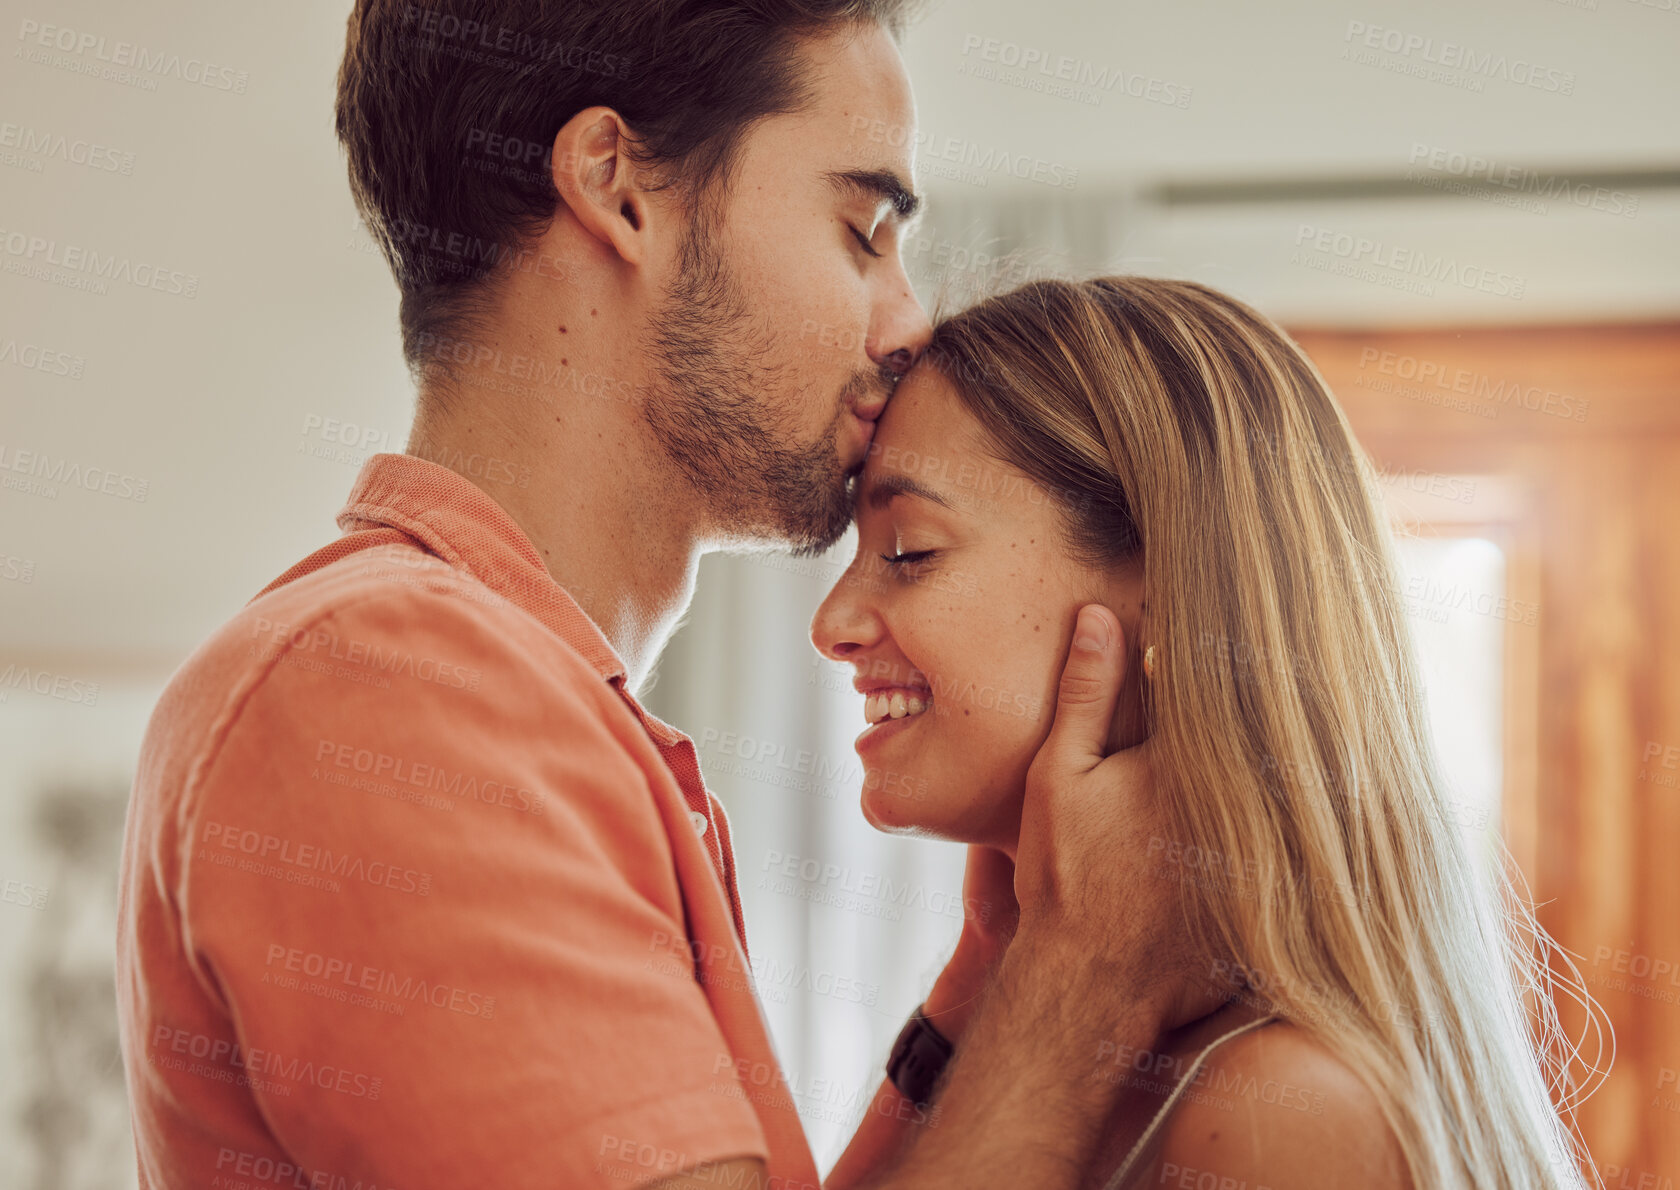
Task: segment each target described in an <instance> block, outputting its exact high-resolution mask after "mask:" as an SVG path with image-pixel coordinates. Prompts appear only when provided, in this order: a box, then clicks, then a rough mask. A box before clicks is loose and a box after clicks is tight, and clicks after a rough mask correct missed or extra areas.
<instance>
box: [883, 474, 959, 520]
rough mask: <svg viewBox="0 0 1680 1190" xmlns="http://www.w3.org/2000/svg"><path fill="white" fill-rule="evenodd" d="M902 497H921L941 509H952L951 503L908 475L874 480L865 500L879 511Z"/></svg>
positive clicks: (886, 476)
mask: <svg viewBox="0 0 1680 1190" xmlns="http://www.w3.org/2000/svg"><path fill="white" fill-rule="evenodd" d="M900 496H919V497H920V498H921V499H923V500H931V501H932V502H933V503H935V504H937V505H939V506H940V507H941V508H950V507H951V502H950V501H949V500H947V499H945V497H944V496H941V495H940V494H939V493H938V492H936V491H934V490H933V489H932V488H930V487H928V486H927V485H926V484H925V483H922V482H921V481H920V480H916V479H911V478H910V477H909V476H908V475H883V476H881V477H880V478H879V479H876V480H873V481H872V482H871V483H870V485H869V490H868V492H867V493H866V494H865V495H864V498H863V499H864V503H865V504H867V505H868V506H869V507H870V508H871V509H874V510H877V511H879V510H880V509H883V508H885V507H886V506H887V505H889V504H891V503H892V502H893V501H894V500H896V499H897V498H898V497H900Z"/></svg>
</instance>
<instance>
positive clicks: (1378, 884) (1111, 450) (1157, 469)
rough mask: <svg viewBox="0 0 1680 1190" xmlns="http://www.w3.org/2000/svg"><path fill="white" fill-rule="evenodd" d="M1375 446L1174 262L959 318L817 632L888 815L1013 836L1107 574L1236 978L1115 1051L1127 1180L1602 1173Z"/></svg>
mask: <svg viewBox="0 0 1680 1190" xmlns="http://www.w3.org/2000/svg"><path fill="white" fill-rule="evenodd" d="M1371 475H1372V471H1371V469H1370V467H1369V465H1368V463H1367V462H1366V460H1365V458H1364V456H1363V455H1362V454H1361V452H1360V451H1359V448H1358V447H1357V446H1356V444H1355V443H1354V440H1353V437H1352V435H1351V433H1350V431H1349V429H1348V426H1347V423H1346V422H1345V420H1344V419H1343V417H1342V414H1341V412H1340V410H1339V409H1338V407H1337V406H1336V403H1335V401H1334V400H1333V399H1332V397H1331V396H1330V394H1329V392H1328V390H1327V389H1326V387H1325V384H1324V382H1323V380H1322V379H1321V378H1320V377H1319V376H1318V374H1317V373H1316V371H1315V370H1314V369H1313V367H1312V365H1311V364H1310V363H1309V362H1308V361H1307V359H1306V358H1305V356H1304V355H1303V354H1302V353H1301V352H1300V350H1299V349H1298V348H1296V347H1295V346H1294V345H1293V344H1292V343H1291V342H1290V341H1289V340H1288V339H1287V337H1286V336H1284V334H1283V333H1282V332H1281V331H1280V330H1279V329H1278V328H1277V327H1276V326H1274V325H1273V324H1272V323H1270V322H1269V321H1267V320H1265V319H1264V318H1262V317H1260V316H1259V315H1258V314H1256V313H1255V312H1254V311H1252V310H1250V309H1248V308H1247V307H1246V306H1243V305H1241V304H1240V303H1238V302H1235V301H1233V300H1232V299H1230V298H1227V297H1224V296H1222V295H1220V294H1217V293H1215V292H1213V291H1211V290H1208V289H1205V288H1203V287H1201V286H1198V285H1193V284H1188V283H1183V282H1174V281H1158V280H1145V279H1139V278H1102V279H1098V280H1094V281H1089V282H1084V283H1071V282H1061V281H1049V282H1039V283H1034V284H1031V285H1028V286H1026V287H1024V288H1022V289H1019V290H1016V291H1014V292H1012V293H1009V294H1006V295H1003V296H1001V297H996V298H993V299H991V300H989V301H986V302H984V303H982V304H980V305H978V306H975V307H973V308H971V309H969V310H967V311H965V312H964V313H961V314H959V315H956V316H955V317H952V318H950V319H948V320H946V321H944V322H943V323H942V324H941V325H940V326H939V327H938V328H937V330H936V332H935V337H934V341H933V344H932V346H931V347H930V349H929V351H928V353H927V355H926V357H925V358H924V359H923V360H922V361H921V362H920V363H918V365H917V366H916V367H915V368H914V369H913V370H912V372H911V373H910V375H909V376H908V377H907V378H906V379H905V380H904V381H903V382H902V384H901V385H900V387H899V391H898V393H897V394H896V395H895V396H894V398H893V400H892V402H891V404H890V405H889V407H888V409H887V411H886V413H885V414H884V415H883V417H882V419H881V422H880V425H879V427H878V429H877V433H876V438H875V444H874V447H873V448H872V451H871V457H870V459H869V461H868V464H867V466H866V468H865V470H864V472H863V474H862V475H861V477H860V480H859V488H858V533H859V538H858V552H857V557H856V559H855V560H854V561H853V563H852V564H851V567H850V568H849V569H848V571H847V573H846V575H845V577H844V578H843V579H842V580H841V582H840V583H839V584H838V585H837V586H836V587H835V589H834V591H833V592H832V593H830V595H829V596H828V598H827V599H826V600H825V601H824V603H823V605H822V607H821V608H820V609H819V611H818V613H817V616H816V619H815V621H814V624H813V632H812V635H813V639H814V640H815V642H816V643H817V646H818V647H819V648H820V649H821V650H822V652H823V653H824V654H825V655H826V656H828V657H830V658H832V659H835V660H839V661H845V662H848V663H851V664H853V665H854V666H855V667H856V668H857V672H858V680H857V684H858V687H859V689H860V690H862V691H864V693H865V694H866V699H865V714H866V718H867V719H868V721H869V723H870V725H871V726H870V727H869V728H868V730H866V731H865V732H864V734H863V735H862V736H860V737H859V739H858V743H857V749H858V752H859V754H860V756H861V757H862V759H863V761H864V765H865V768H866V773H867V780H866V782H865V790H864V795H863V808H864V813H865V815H866V817H867V818H868V819H869V821H870V822H871V823H873V824H874V825H875V826H877V827H878V828H880V829H883V830H892V831H915V832H921V833H928V834H932V835H936V836H939V837H943V838H946V839H952V840H957V841H961V842H966V843H970V844H978V845H983V846H984V847H990V848H995V849H996V850H997V851H999V852H1002V853H1003V854H1005V855H1008V856H1010V857H1011V858H1013V855H1014V847H1015V841H1016V838H1017V835H1018V833H1019V829H1020V820H1021V806H1022V796H1023V789H1024V786H1025V782H1026V774H1027V768H1028V766H1029V764H1030V762H1031V760H1032V758H1033V756H1034V754H1035V752H1036V750H1037V748H1038V746H1039V744H1040V743H1041V742H1042V741H1043V739H1044V738H1045V735H1046V733H1047V731H1048V728H1049V723H1050V715H1049V709H1050V708H1053V707H1054V704H1055V684H1056V680H1057V676H1058V675H1059V673H1060V670H1061V665H1062V661H1063V658H1064V657H1065V655H1066V647H1067V646H1066V642H1067V641H1068V639H1069V637H1070V635H1071V632H1072V626H1073V621H1074V619H1075V617H1076V615H1077V613H1078V609H1079V608H1080V607H1081V606H1083V605H1084V604H1086V603H1090V602H1099V603H1103V604H1105V605H1106V606H1107V607H1109V608H1111V609H1112V610H1113V611H1114V612H1115V613H1116V615H1117V617H1118V619H1119V621H1120V624H1121V626H1122V629H1123V631H1124V636H1125V642H1124V643H1125V647H1126V649H1127V650H1128V653H1129V663H1128V666H1127V673H1126V678H1125V682H1124V686H1123V688H1122V693H1121V704H1120V710H1119V712H1118V714H1117V716H1116V721H1115V723H1114V729H1113V735H1112V738H1111V745H1112V747H1113V748H1123V747H1128V746H1132V745H1136V744H1138V743H1140V742H1141V741H1143V740H1145V739H1148V740H1149V745H1148V746H1149V747H1150V749H1151V750H1152V751H1153V756H1152V766H1153V769H1154V772H1155V773H1156V780H1157V787H1158V790H1157V792H1158V796H1159V797H1160V799H1161V800H1162V809H1163V812H1164V815H1165V820H1166V821H1167V822H1169V823H1171V825H1172V829H1171V830H1170V831H1168V832H1166V833H1165V834H1164V835H1163V837H1160V838H1157V839H1154V840H1152V841H1151V843H1150V845H1149V851H1150V856H1149V857H1147V858H1148V859H1150V860H1151V861H1153V864H1154V867H1155V871H1156V872H1157V873H1158V874H1159V875H1160V876H1162V877H1163V878H1169V879H1174V880H1177V881H1178V882H1179V883H1180V888H1181V890H1182V897H1183V902H1184V906H1185V915H1186V921H1187V922H1196V923H1205V924H1203V925H1201V926H1200V927H1199V928H1200V930H1201V933H1200V938H1201V939H1202V941H1203V943H1204V947H1205V951H1206V954H1207V956H1208V969H1209V975H1210V977H1211V978H1212V979H1213V980H1214V981H1218V980H1220V979H1226V980H1228V981H1229V982H1230V984H1231V985H1232V988H1233V991H1232V994H1231V995H1230V997H1229V998H1228V1000H1227V1002H1226V1003H1225V1004H1224V1006H1223V1007H1221V1008H1219V1009H1218V1010H1217V1011H1215V1012H1213V1013H1212V1014H1210V1015H1209V1016H1206V1017H1203V1018H1202V1019H1200V1020H1198V1021H1195V1022H1193V1023H1192V1024H1190V1025H1187V1026H1185V1027H1183V1028H1181V1029H1177V1030H1174V1031H1172V1032H1171V1033H1170V1034H1167V1035H1164V1036H1162V1037H1160V1038H1159V1039H1158V1040H1157V1043H1156V1045H1154V1046H1153V1047H1151V1052H1150V1053H1148V1054H1143V1055H1136V1054H1125V1055H1120V1054H1116V1055H1101V1056H1100V1057H1099V1062H1098V1064H1099V1066H1103V1067H1104V1068H1105V1073H1106V1076H1107V1077H1111V1078H1113V1079H1114V1081H1116V1082H1118V1083H1120V1084H1121V1087H1120V1096H1119V1100H1118V1102H1117V1105H1116V1108H1115V1111H1114V1116H1113V1118H1112V1120H1111V1121H1110V1127H1109V1129H1108V1130H1107V1132H1106V1133H1105V1140H1104V1143H1103V1145H1102V1148H1101V1151H1100V1152H1099V1154H1098V1157H1097V1160H1096V1162H1095V1163H1094V1165H1093V1167H1092V1168H1091V1170H1090V1171H1089V1176H1088V1178H1087V1184H1088V1185H1090V1186H1093V1187H1104V1186H1108V1187H1119V1186H1122V1185H1125V1186H1144V1185H1149V1186H1156V1185H1162V1184H1171V1185H1179V1184H1184V1185H1198V1186H1199V1185H1202V1184H1204V1181H1205V1184H1206V1185H1209V1186H1214V1185H1219V1186H1229V1187H1238V1186H1242V1185H1246V1186H1248V1187H1255V1186H1258V1185H1262V1184H1264V1185H1274V1186H1279V1187H1282V1186H1285V1185H1289V1184H1292V1183H1295V1184H1299V1180H1300V1179H1304V1178H1306V1177H1307V1175H1308V1174H1309V1173H1310V1174H1312V1175H1313V1177H1312V1178H1311V1184H1315V1185H1317V1184H1338V1183H1339V1184H1345V1185H1360V1186H1363V1187H1404V1186H1412V1187H1416V1188H1418V1190H1424V1188H1426V1187H1428V1188H1433V1187H1448V1186H1452V1187H1457V1186H1466V1187H1468V1186H1474V1187H1506V1186H1509V1187H1536V1186H1578V1185H1581V1184H1582V1183H1581V1175H1580V1173H1579V1171H1578V1168H1577V1160H1578V1158H1579V1156H1580V1154H1578V1152H1577V1148H1576V1145H1575V1143H1574V1138H1573V1134H1572V1132H1571V1131H1570V1130H1569V1129H1566V1128H1565V1127H1564V1126H1563V1124H1562V1123H1561V1122H1560V1120H1559V1117H1558V1114H1557V1111H1556V1110H1555V1109H1554V1106H1553V1095H1554V1094H1556V1095H1557V1096H1559V1098H1560V1099H1566V1097H1567V1094H1568V1090H1569V1089H1568V1087H1567V1086H1566V1085H1565V1084H1564V1079H1563V1075H1564V1073H1565V1071H1566V1063H1565V1062H1564V1061H1563V1060H1562V1055H1561V1054H1560V1046H1561V1043H1560V1039H1559V1031H1558V1028H1557V1021H1556V1016H1555V1013H1554V1011H1553V1009H1552V1007H1551V994H1552V991H1553V988H1552V981H1551V977H1550V975H1549V974H1548V966H1547V960H1546V952H1547V949H1548V947H1547V944H1546V940H1545V936H1544V934H1543V933H1541V932H1540V931H1539V929H1538V927H1537V926H1536V924H1535V923H1534V921H1533V919H1532V917H1531V916H1529V915H1528V914H1527V912H1526V910H1525V909H1523V908H1521V907H1520V902H1519V901H1518V900H1517V898H1515V897H1513V896H1511V895H1510V890H1509V889H1508V888H1506V887H1503V884H1502V882H1500V883H1501V887H1499V888H1497V889H1495V888H1490V887H1489V886H1490V885H1491V884H1493V883H1495V882H1494V881H1492V880H1488V879H1483V878H1481V877H1479V876H1478V875H1477V874H1476V872H1475V871H1474V870H1473V868H1472V865H1471V861H1470V859H1469V858H1468V855H1467V851H1466V848H1465V847H1464V845H1463V844H1462V842H1461V840H1460V838H1459V836H1458V833H1457V829H1456V827H1455V826H1454V825H1453V824H1452V822H1451V815H1449V814H1447V813H1446V812H1445V808H1446V807H1447V806H1448V805H1449V804H1450V803H1449V801H1448V797H1449V794H1448V787H1447V784H1446V782H1445V781H1444V780H1443V778H1442V775H1441V773H1440V771H1439V767H1438V765H1437V762H1436V759H1435V756H1434V753H1433V748H1432V744H1431V741H1430V737H1429V730H1428V726H1427V718H1426V714H1425V709H1424V697H1423V695H1424V691H1423V687H1422V683H1421V679H1420V676H1419V671H1418V668H1417V664H1416V661H1415V660H1414V658H1413V655H1412V649H1411V645H1410V641H1409V633H1408V630H1407V625H1406V618H1405V612H1404V609H1403V605H1402V602H1401V600H1400V599H1399V598H1398V595H1397V583H1396V579H1395V574H1396V570H1395V561H1394V552H1393V548H1392V543H1391V539H1390V534H1389V530H1388V528H1387V525H1386V522H1385V519H1384V517H1383V515H1382V512H1381V500H1380V495H1379V493H1378V491H1377V489H1376V487H1375V485H1374V484H1373V483H1372V482H1371ZM973 870H974V869H973V867H972V865H971V874H972V872H973ZM929 1012H930V1015H931V1014H933V1013H934V1009H933V1006H932V1005H931V1004H930V1006H929ZM934 1020H935V1023H936V1024H938V1023H939V1017H938V1016H937V1015H934ZM1569 1056H1571V1057H1572V1056H1573V1055H1572V1054H1571V1055H1569ZM1564 1106H1565V1109H1566V1110H1567V1107H1568V1104H1567V1103H1565V1104H1564ZM1287 1113H1295V1115H1293V1116H1291V1115H1288V1114H1287ZM1309 1121H1310V1122H1309ZM1285 1125H1288V1126H1285ZM1304 1137H1306V1138H1316V1139H1315V1140H1314V1143H1312V1144H1308V1145H1303V1144H1301V1143H1299V1142H1300V1141H1301V1139H1302V1138H1304ZM1274 1138H1285V1141H1286V1142H1287V1143H1285V1141H1280V1140H1276V1139H1274ZM1209 1175H1214V1176H1209ZM1186 1177H1188V1180H1184V1179H1185V1178H1186Z"/></svg>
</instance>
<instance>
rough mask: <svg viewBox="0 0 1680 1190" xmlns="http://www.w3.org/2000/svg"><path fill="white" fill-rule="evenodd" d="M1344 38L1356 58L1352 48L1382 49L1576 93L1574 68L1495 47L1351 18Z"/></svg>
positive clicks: (1480, 75) (1478, 76)
mask: <svg viewBox="0 0 1680 1190" xmlns="http://www.w3.org/2000/svg"><path fill="white" fill-rule="evenodd" d="M1342 40H1343V41H1344V42H1346V43H1347V45H1346V46H1345V47H1344V48H1343V51H1342V55H1343V57H1354V55H1353V54H1351V53H1350V51H1358V50H1380V51H1381V52H1382V53H1385V54H1389V55H1391V56H1392V57H1394V58H1397V59H1400V60H1402V61H1404V62H1407V63H1415V64H1418V65H1421V66H1428V67H1436V68H1438V69H1440V70H1446V71H1456V72H1459V73H1460V74H1463V75H1467V76H1470V77H1471V78H1473V79H1475V80H1477V81H1480V80H1482V79H1493V80H1494V81H1496V82H1502V83H1512V84H1514V85H1516V86H1519V87H1533V88H1535V89H1536V90H1540V91H1549V92H1552V93H1554V94H1558V95H1573V94H1574V93H1575V74H1574V72H1573V71H1567V70H1558V69H1556V68H1555V67H1551V66H1544V65H1541V64H1540V63H1537V62H1530V61H1529V60H1528V59H1526V58H1513V57H1510V56H1509V55H1506V54H1501V53H1496V52H1494V51H1492V50H1478V49H1474V48H1472V47H1470V46H1466V45H1460V44H1459V43H1458V42H1456V41H1437V40H1436V39H1435V38H1433V37H1425V36H1423V35H1421V34H1418V33H1405V32H1402V31H1401V30H1399V29H1387V28H1384V27H1382V26H1380V25H1368V24H1366V23H1365V22H1364V21H1349V22H1348V24H1347V32H1346V33H1345V34H1344V35H1343V37H1342ZM1354 60H1356V61H1360V62H1362V63H1363V62H1364V61H1365V59H1364V58H1363V57H1355V58H1354ZM1478 89H1479V88H1478Z"/></svg>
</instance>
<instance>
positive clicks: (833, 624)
mask: <svg viewBox="0 0 1680 1190" xmlns="http://www.w3.org/2000/svg"><path fill="white" fill-rule="evenodd" d="M855 569H856V567H855V566H854V567H851V568H848V569H847V571H846V573H845V574H843V575H841V576H840V581H839V582H837V583H835V584H834V589H833V590H832V591H830V592H829V593H828V595H827V596H826V597H825V598H824V599H823V601H822V603H821V604H819V605H818V606H817V612H816V615H814V616H812V617H811V643H812V644H813V645H815V646H816V648H817V652H819V653H821V654H822V655H823V656H824V657H827V658H828V659H829V660H830V661H847V660H850V659H851V657H852V655H853V654H855V653H856V652H857V651H858V650H859V649H864V648H868V647H869V646H870V645H872V644H875V643H876V642H877V641H879V640H880V639H881V621H880V617H879V616H878V615H877V614H876V613H875V611H874V610H873V609H872V608H870V607H868V606H866V601H865V600H864V598H863V597H862V592H861V591H860V590H859V588H858V584H857V583H856V582H855V581H854V579H853V570H855Z"/></svg>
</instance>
